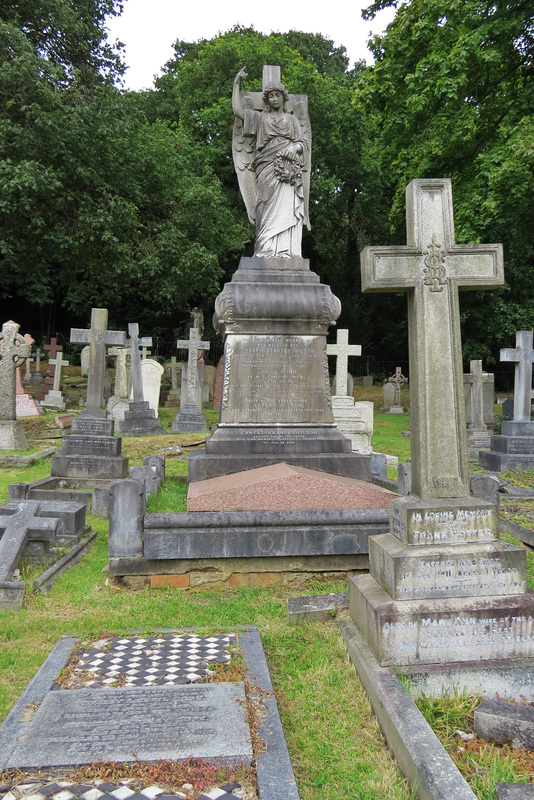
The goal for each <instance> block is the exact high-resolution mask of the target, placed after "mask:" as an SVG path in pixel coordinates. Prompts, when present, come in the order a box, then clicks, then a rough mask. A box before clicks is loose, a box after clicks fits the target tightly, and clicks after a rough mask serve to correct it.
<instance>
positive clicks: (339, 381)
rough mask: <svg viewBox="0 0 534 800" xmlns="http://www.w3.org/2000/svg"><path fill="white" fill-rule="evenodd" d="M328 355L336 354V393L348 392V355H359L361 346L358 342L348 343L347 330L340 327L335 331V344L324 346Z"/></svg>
mask: <svg viewBox="0 0 534 800" xmlns="http://www.w3.org/2000/svg"><path fill="white" fill-rule="evenodd" d="M326 352H327V353H328V355H329V356H336V395H342V396H345V395H347V394H348V383H347V380H348V361H349V356H361V354H362V348H361V345H359V344H349V332H348V330H347V329H346V328H340V329H339V330H338V332H337V342H336V344H329V345H327V346H326Z"/></svg>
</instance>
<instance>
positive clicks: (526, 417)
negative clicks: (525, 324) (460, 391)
mask: <svg viewBox="0 0 534 800" xmlns="http://www.w3.org/2000/svg"><path fill="white" fill-rule="evenodd" d="M501 361H515V382H514V422H530V406H531V404H532V399H531V393H532V362H533V361H534V350H533V349H532V331H517V332H516V335H515V347H503V348H502V350H501Z"/></svg>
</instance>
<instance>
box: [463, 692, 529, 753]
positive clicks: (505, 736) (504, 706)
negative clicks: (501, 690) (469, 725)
mask: <svg viewBox="0 0 534 800" xmlns="http://www.w3.org/2000/svg"><path fill="white" fill-rule="evenodd" d="M475 733H476V735H477V736H479V737H480V738H482V739H486V740H487V741H493V742H497V744H504V743H505V742H511V743H512V744H513V746H514V747H525V748H526V749H527V750H532V749H533V748H534V708H532V706H525V705H521V704H520V703H507V702H506V701H504V700H484V701H483V702H482V703H481V704H480V705H479V706H478V708H476V709H475Z"/></svg>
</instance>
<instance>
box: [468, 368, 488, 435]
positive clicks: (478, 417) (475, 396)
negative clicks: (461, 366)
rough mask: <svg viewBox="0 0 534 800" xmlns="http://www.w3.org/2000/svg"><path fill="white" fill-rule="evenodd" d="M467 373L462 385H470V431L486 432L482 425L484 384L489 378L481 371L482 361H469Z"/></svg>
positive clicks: (483, 424)
mask: <svg viewBox="0 0 534 800" xmlns="http://www.w3.org/2000/svg"><path fill="white" fill-rule="evenodd" d="M469 370H470V371H469V373H468V374H467V375H464V383H466V384H470V385H471V424H470V425H469V428H470V429H472V430H477V431H479V430H483V431H485V430H487V428H486V425H485V423H484V394H483V392H484V382H485V381H487V380H488V378H489V377H490V376H489V375H488V373H487V372H483V371H482V361H480V360H478V361H470V362H469Z"/></svg>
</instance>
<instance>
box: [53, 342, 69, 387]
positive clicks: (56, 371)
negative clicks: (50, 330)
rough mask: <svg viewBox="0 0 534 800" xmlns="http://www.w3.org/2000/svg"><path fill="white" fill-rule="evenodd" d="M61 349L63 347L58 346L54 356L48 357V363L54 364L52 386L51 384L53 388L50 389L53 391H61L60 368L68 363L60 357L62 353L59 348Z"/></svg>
mask: <svg viewBox="0 0 534 800" xmlns="http://www.w3.org/2000/svg"><path fill="white" fill-rule="evenodd" d="M62 349H63V348H58V350H57V351H56V353H57V355H56V357H55V358H50V359H49V360H48V363H49V364H52V365H53V366H54V386H53V389H52V390H53V391H54V392H59V391H61V368H62V367H68V366H69V363H70V362H69V361H64V360H63V357H62V354H61V350H62Z"/></svg>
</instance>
